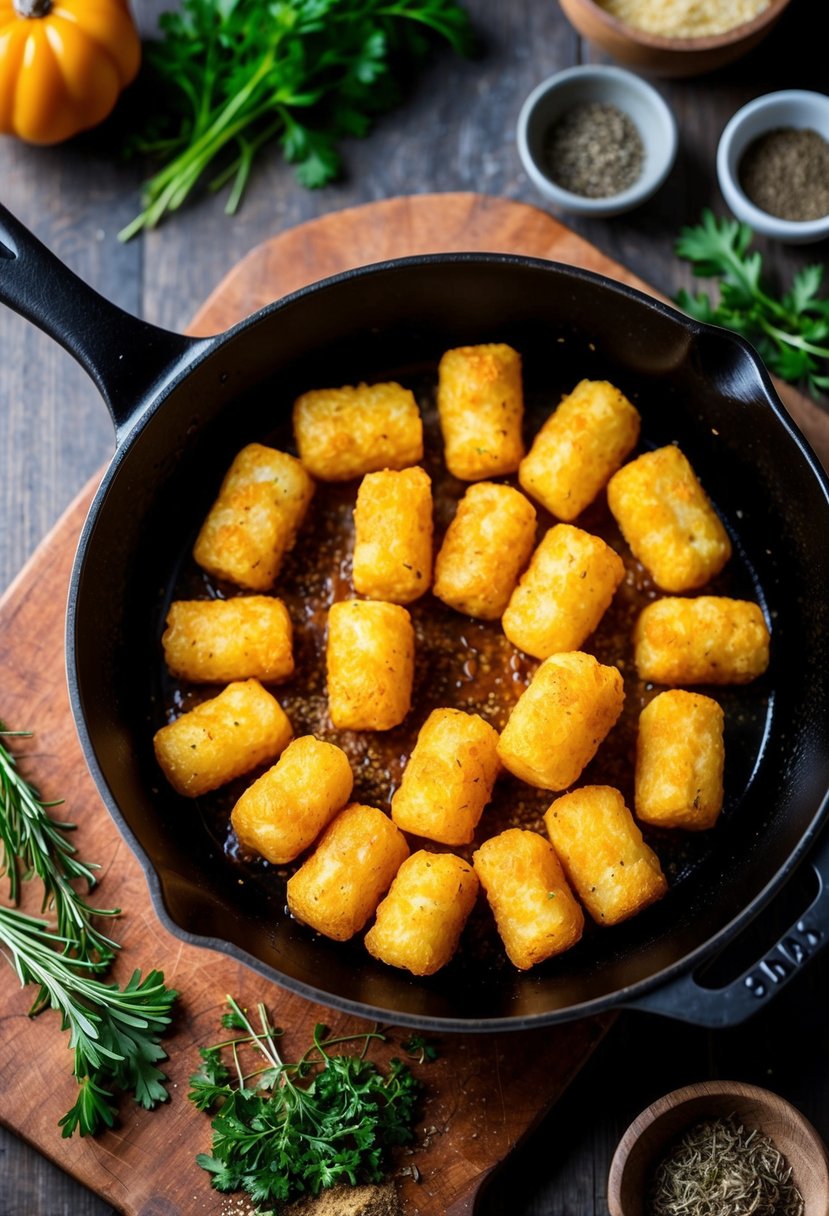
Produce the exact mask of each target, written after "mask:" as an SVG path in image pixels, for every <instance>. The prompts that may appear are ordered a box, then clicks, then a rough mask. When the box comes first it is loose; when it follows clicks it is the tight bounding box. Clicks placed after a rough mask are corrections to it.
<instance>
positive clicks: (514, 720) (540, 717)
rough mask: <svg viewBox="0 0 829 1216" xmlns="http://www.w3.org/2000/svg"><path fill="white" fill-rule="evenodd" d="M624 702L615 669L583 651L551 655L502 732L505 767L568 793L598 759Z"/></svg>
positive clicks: (501, 753) (500, 752)
mask: <svg viewBox="0 0 829 1216" xmlns="http://www.w3.org/2000/svg"><path fill="white" fill-rule="evenodd" d="M624 699H625V692H624V687H623V682H622V677H621V675H620V674H619V672H618V671H617V669H616V668H615V667H605V666H604V665H603V664H602V663H599V662H598V661H597V660H596V659H594V658H593V656H592V655H591V654H583V653H582V652H581V651H571V652H569V653H566V654H554V655H550V657H549V658H548V659H545V660H544V662H543V663H542V664H541V666H540V667H539V669H538V671H537V672H536V673H535V675H534V676H533V679H532V683H531V684H530V686H529V688H527V690H526V692H524V693H522V695H521V697H520V698H519V699H518V701H517V703H516V705H515V707H514V708H513V711H512V713H511V714H510V716H509V720H508V721H507V724H506V726H505V727H504V730H503V731H502V733H501V738H500V739H499V741H498V755H499V757H500V759H501V763H502V764H503V765H504V766H505V768H508V769H509V771H510V772H511V773H513V774H514V775H515V776H516V777H520V778H521V780H522V781H526V782H527V783H528V784H529V785H535V786H538V787H539V788H540V789H544V790H563V789H566V788H567V786H568V785H572V784H573V782H574V781H575V780H576V779H577V778H578V777H579V775H580V773H581V772H582V769H584V767H585V766H586V765H587V764H588V763H589V762H590V761H591V760H592V759H593V757H594V756H595V754H596V752H597V751H598V749H599V745H600V744H601V742H602V740H603V739H604V737H605V735H607V733H608V732H609V731H610V729H611V727H612V726H613V724H614V723H615V721H616V719H617V718H618V717H619V714H620V713H621V712H622V705H623V702H624Z"/></svg>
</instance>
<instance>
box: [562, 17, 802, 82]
mask: <svg viewBox="0 0 829 1216" xmlns="http://www.w3.org/2000/svg"><path fill="white" fill-rule="evenodd" d="M560 2H561V7H562V9H563V11H564V13H565V15H566V16H567V18H568V19H569V21H570V23H571V24H572V25H573V26H575V28H576V29H577V30H578V31H579V33H580V34H581V35H582V36H583V37H584V38H586V39H587V40H588V42H592V43H595V45H596V46H599V47H601V49H602V50H604V51H606V52H607V54H608V55H610V56H611V57H612V58H613V59H615V60H617V62H619V63H624V64H627V65H628V67H632V68H635V69H637V70H638V71H641V72H646V73H651V74H652V75H654V76H700V75H702V74H703V73H704V72H712V71H714V69H715V68H719V67H722V66H723V65H724V64H726V63H733V61H734V60H735V59H739V58H740V56H742V55H745V54H746V52H747V51H750V50H751V49H752V48H753V47H755V46H756V45H757V43H758V42H760V41H761V39H763V38H765V36H766V34H768V32H769V30H770V29H771V28H772V26H773V25H774V24H775V23H776V22H777V20H778V19H779V18H780V16H781V15H782V13H783V10H784V9H785V8H786V7H787V6H788V4H789V3H790V0H771V4H770V5H769V7H768V8H767V9H766V10H765V11H764V12H762V13H760V14H759V15H758V16H757V17H754V18H753V19H752V20H751V21H746V22H744V23H743V24H742V25H738V26H736V27H735V28H734V29H733V30H727V31H726V32H725V33H724V34H712V35H709V36H708V37H705V38H665V37H663V36H662V35H658V34H647V33H645V32H644V30H637V29H634V27H633V26H631V25H625V24H624V23H623V22H621V21H619V20H618V19H617V18H616V17H611V15H610V14H609V13H608V12H606V11H605V10H604V9H603V8H601V7H600V6H599V5H598V4H596V3H595V0H560Z"/></svg>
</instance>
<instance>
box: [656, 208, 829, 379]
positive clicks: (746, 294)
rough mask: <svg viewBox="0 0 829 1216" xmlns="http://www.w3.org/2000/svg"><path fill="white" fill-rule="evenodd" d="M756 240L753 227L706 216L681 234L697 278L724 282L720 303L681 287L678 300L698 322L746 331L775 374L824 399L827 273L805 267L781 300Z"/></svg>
mask: <svg viewBox="0 0 829 1216" xmlns="http://www.w3.org/2000/svg"><path fill="white" fill-rule="evenodd" d="M753 239H754V233H753V232H752V230H751V228H750V227H749V226H748V224H743V223H739V222H738V221H737V220H729V219H717V218H716V217H715V216H714V215H713V213H712V212H711V211H709V210H705V211H703V213H702V220H701V223H700V224H698V225H696V226H695V227H687V228H683V229H682V230H681V232H680V235H679V240H678V241H677V243H676V252H677V253H678V254H679V256H680V257H681V258H684V259H685V260H686V261H688V262H690V263H691V266H692V268H693V272H694V274H695V275H698V276H699V277H701V278H708V279H716V280H718V282H719V299H718V300H717V301H716V302H714V300H713V299H712V298H711V297H710V296H709V295H708V294H706V293H705V292H702V291H700V292H697V293H696V294H692V293H691V292H689V291H686V290H685V289H684V288H683V289H682V290H681V291H680V292H679V293H678V294H677V297H676V302H677V304H679V306H680V308H682V309H684V311H685V312H687V313H688V314H689V315H690V316H692V317H695V318H696V319H697V320H698V321H705V322H708V323H710V324H713V325H722V326H724V327H725V328H726V329H731V330H734V331H735V332H736V333H738V334H741V335H742V337H744V338H746V339H747V340H748V341H749V342H751V343H752V344H753V345H754V346H755V347H756V348H757V350H758V352H759V354H760V355H761V356H762V358H763V359H764V360H765V362H766V364H767V366H768V368H769V370H770V371H772V372H774V373H775V374H776V375H777V376H779V377H780V378H781V380H786V381H788V382H789V383H790V384H801V383H802V384H804V385H805V386H806V388H807V389H808V390H809V392H810V393H811V394H812V395H813V396H815V397H818V396H819V395H820V393H821V392H826V391H827V390H829V375H827V374H826V371H825V369H826V367H827V360H829V344H827V341H828V340H829V299H827V298H826V297H821V296H820V295H819V292H820V289H821V285H822V283H823V273H824V268H823V266H821V265H813V266H806V267H804V269H803V270H801V271H799V272H798V273H797V274H795V276H794V278H793V279H792V284H791V287H790V289H789V290H788V291H787V292H786V293H785V294H784V295H782V296H780V297H779V298H776V297H775V296H774V295H773V294H772V293H771V292H770V291H769V289H768V288H767V286H766V285H765V284H764V282H763V277H762V274H763V258H762V255H761V254H760V252H759V251H758V250H753V251H752V250H751V243H752V241H753Z"/></svg>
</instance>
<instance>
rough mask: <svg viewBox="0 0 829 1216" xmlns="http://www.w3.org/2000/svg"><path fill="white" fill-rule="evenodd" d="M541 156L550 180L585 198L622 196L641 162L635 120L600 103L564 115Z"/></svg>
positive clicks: (551, 130)
mask: <svg viewBox="0 0 829 1216" xmlns="http://www.w3.org/2000/svg"><path fill="white" fill-rule="evenodd" d="M544 152H545V159H546V168H547V173H548V175H549V177H550V178H551V180H552V181H554V182H555V183H556V185H558V186H561V187H562V188H563V189H564V190H569V191H570V192H571V193H572V194H580V195H581V196H582V197H584V198H609V197H611V196H612V195H614V194H621V192H622V191H623V190H627V189H628V187H629V186H632V185H633V183H634V182H635V181H636V179H637V178H638V177H639V175H640V173H641V172H642V161H643V159H644V148H643V146H642V138H641V136H640V134H639V131H638V129H637V127H636V124H635V123H634V122H633V120H632V119H631V118H630V117H629V116H628V115H627V114H625V113H624V111H622V110H620V109H618V107H616V106H614V105H609V104H606V103H604V102H598V101H596V102H587V103H583V104H579V105H575V106H573V107H572V108H571V109H569V110H567V111H566V112H565V113H564V114H562V116H561V117H560V118H559V119H557V121H556V122H555V123H554V124H553V125H552V126H551V127H550V130H549V131H548V132H547V138H546V140H545V145H544Z"/></svg>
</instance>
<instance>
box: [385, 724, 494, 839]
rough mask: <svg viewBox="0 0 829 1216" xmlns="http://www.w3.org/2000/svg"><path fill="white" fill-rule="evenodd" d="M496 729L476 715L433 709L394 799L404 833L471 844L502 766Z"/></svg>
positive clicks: (394, 813) (394, 812)
mask: <svg viewBox="0 0 829 1216" xmlns="http://www.w3.org/2000/svg"><path fill="white" fill-rule="evenodd" d="M497 747H498V732H497V731H496V730H495V729H494V728H493V727H492V726H490V725H489V723H488V722H485V721H484V719H483V718H481V717H480V716H479V715H478V714H466V713H464V712H463V711H462V710H460V709H434V710H432V712H431V713H430V714H429V717H428V718H427V719H426V721H425V722H424V724H423V726H422V727H421V728H420V734H419V735H418V736H417V743H416V744H415V746H414V750H413V751H412V754H411V756H410V757H409V762H408V764H407V765H406V768H405V769H404V771H403V780H402V781H401V783H400V786H399V788H398V789H397V790H396V791H395V794H394V797H393V798H392V800H391V815H392V819H393V820H394V822H395V823H396V824H397V826H398V827H399V828H402V829H403V831H404V832H413V833H414V834H415V835H417V836H425V837H427V838H428V839H429V840H438V841H440V842H441V843H442V844H469V842H470V841H471V840H472V837H473V836H474V834H475V828H476V827H477V825H478V820H479V819H480V818H481V813H482V812H483V809H484V807H485V806H486V804H487V803H488V802H489V800H490V798H491V797H492V787H493V785H494V784H495V778H496V777H497V775H498V772H499V770H500V767H501V765H500V761H499V760H498V752H497Z"/></svg>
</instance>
